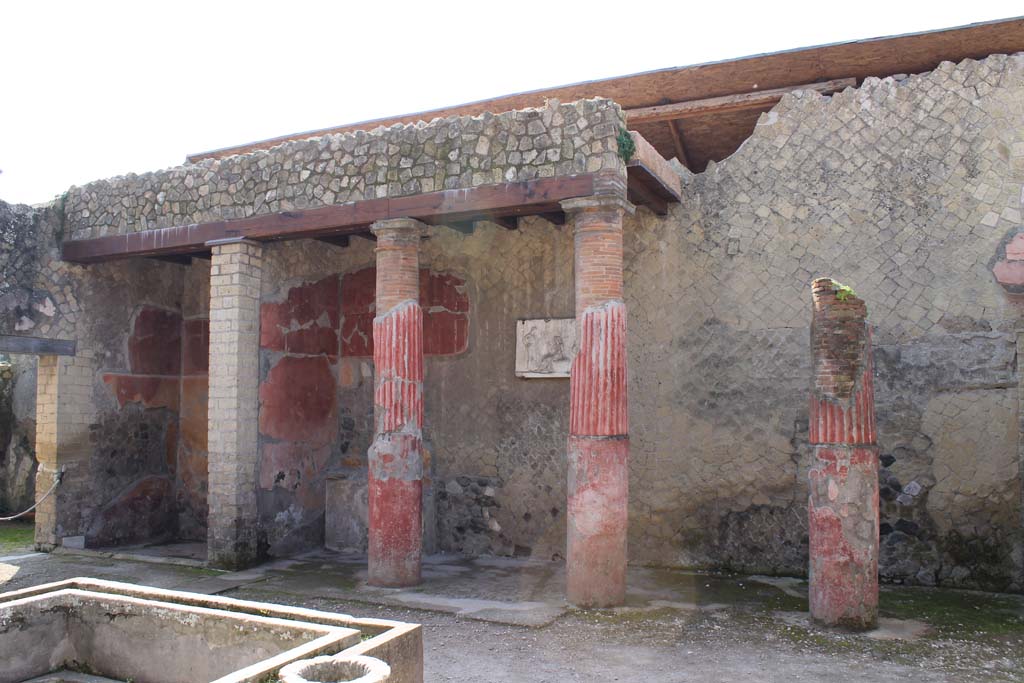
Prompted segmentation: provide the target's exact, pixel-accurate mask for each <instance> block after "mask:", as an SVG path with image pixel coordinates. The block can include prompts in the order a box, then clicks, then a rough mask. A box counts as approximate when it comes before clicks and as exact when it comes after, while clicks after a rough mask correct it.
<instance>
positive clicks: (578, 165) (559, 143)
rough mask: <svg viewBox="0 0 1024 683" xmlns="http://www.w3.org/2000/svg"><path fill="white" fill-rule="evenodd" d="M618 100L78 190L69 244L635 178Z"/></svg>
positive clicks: (385, 132)
mask: <svg viewBox="0 0 1024 683" xmlns="http://www.w3.org/2000/svg"><path fill="white" fill-rule="evenodd" d="M624 125H625V119H624V117H623V114H622V111H621V109H620V108H619V106H618V105H616V104H614V103H613V102H611V101H609V100H600V99H595V100H584V101H579V102H574V103H572V104H559V103H558V102H556V101H551V102H550V103H549V105H548V106H547V107H544V108H541V109H527V110H522V111H513V112H506V113H503V114H497V115H494V114H484V115H482V116H479V117H474V118H465V117H463V118H458V117H451V118H447V119H438V120H435V121H431V122H430V123H422V122H421V123H418V124H416V125H396V126H392V127H390V128H377V129H375V130H372V131H358V132H355V133H346V134H336V135H325V136H322V137H318V138H312V139H309V140H300V141H296V142H287V143H284V144H282V145H280V146H278V147H274V148H272V149H270V150H266V151H257V152H252V153H250V154H244V155H239V156H233V157H228V158H226V159H223V160H221V159H211V160H205V161H201V162H200V163H198V164H190V165H186V166H179V167H176V168H171V169H166V170H163V171H157V172H154V173H144V174H142V175H135V174H131V175H127V176H123V177H118V178H111V179H109V180H100V181H96V182H93V183H89V184H88V185H85V186H83V187H73V188H71V189H70V190H68V193H67V195H66V203H65V216H66V228H67V234H68V236H70V237H73V238H74V239H83V238H88V237H99V236H102V235H112V234H123V233H127V232H135V231H139V230H148V229H152V228H164V227H170V226H175V225H187V224H190V223H202V222H206V221H213V220H220V219H225V218H227V219H231V218H245V217H249V216H254V215H257V214H265V213H272V212H277V211H288V210H292V209H304V208H312V207H318V206H329V205H331V204H343V203H345V202H351V201H355V200H361V199H377V198H381V197H401V196H406V195H413V194H419V193H423V192H434V191H438V190H454V189H465V188H470V187H476V186H480V185H489V184H494V183H504V182H511V181H521V180H531V179H534V178H547V177H553V176H556V175H571V174H577V173H594V172H599V171H607V172H613V173H620V174H623V173H624V172H625V171H624V166H623V162H622V160H621V158H620V157H619V154H618V143H617V142H616V138H617V137H618V135H619V132H620V130H621V129H622V128H623V127H624Z"/></svg>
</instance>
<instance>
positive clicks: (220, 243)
mask: <svg viewBox="0 0 1024 683" xmlns="http://www.w3.org/2000/svg"><path fill="white" fill-rule="evenodd" d="M230 244H244V245H246V246H247V247H261V246H263V244H262V242H257V241H255V240H251V239H248V238H247V237H224V238H222V239H219V240H210V241H209V242H206V243H205V244H204V245H203V246H206V247H210V248H213V247H225V246H228V245H230Z"/></svg>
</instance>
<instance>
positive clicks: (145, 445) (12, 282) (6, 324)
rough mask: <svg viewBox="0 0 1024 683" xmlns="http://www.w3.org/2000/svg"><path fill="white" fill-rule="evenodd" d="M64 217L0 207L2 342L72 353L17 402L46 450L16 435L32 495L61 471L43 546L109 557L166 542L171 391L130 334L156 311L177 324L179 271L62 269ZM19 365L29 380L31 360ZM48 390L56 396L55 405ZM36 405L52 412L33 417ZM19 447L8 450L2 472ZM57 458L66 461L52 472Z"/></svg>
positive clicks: (45, 210)
mask: <svg viewBox="0 0 1024 683" xmlns="http://www.w3.org/2000/svg"><path fill="white" fill-rule="evenodd" d="M62 216H63V210H62V207H61V204H60V202H57V203H55V204H53V205H49V206H45V207H39V208H30V207H27V206H20V205H9V204H6V203H3V202H0V233H2V234H3V238H4V241H3V248H2V250H0V258H2V259H3V263H2V264H0V265H2V266H3V272H4V279H3V282H2V283H0V289H2V291H0V333H2V334H26V335H31V336H38V337H44V338H56V339H74V340H77V343H78V349H77V355H76V356H75V357H74V358H73V359H67V358H63V359H59V360H58V359H54V358H52V357H51V358H49V360H48V361H47V362H46V363H40V369H39V370H38V373H39V375H40V376H41V377H42V379H41V380H40V381H41V385H40V390H41V391H40V394H39V395H38V396H29V395H22V396H20V397H19V396H18V395H17V394H16V395H15V399H16V400H17V401H20V402H21V406H20V407H19V410H20V411H21V412H23V413H24V414H26V415H30V414H31V413H32V408H29V407H28V405H27V404H34V405H33V408H34V409H35V412H36V413H37V414H36V418H37V420H47V421H48V423H47V426H46V427H45V428H44V429H43V430H42V432H41V433H42V434H43V436H44V438H45V443H44V444H43V445H42V447H40V445H39V443H38V441H37V440H38V437H39V432H36V433H29V430H28V428H27V427H26V428H25V429H23V430H22V431H21V432H19V434H20V437H19V439H20V443H21V444H22V446H24V448H23V449H22V450H25V449H27V448H28V444H29V442H31V443H32V444H33V445H34V446H35V449H36V451H37V454H38V456H39V464H40V467H41V468H42V470H43V477H42V479H41V480H40V482H41V483H40V486H41V489H40V488H39V487H37V486H35V483H33V488H34V493H35V494H36V495H38V494H40V493H41V492H42V491H45V490H46V489H47V488H49V483H50V481H51V479H49V477H50V476H52V472H53V470H54V468H55V467H59V466H60V465H62V464H63V465H65V466H67V468H68V471H67V474H66V476H65V479H64V483H62V484H61V487H60V489H59V491H58V493H57V494H56V495H55V497H54V500H60V501H61V502H62V505H61V506H60V510H61V511H62V512H59V513H56V516H55V513H53V511H52V509H51V508H48V507H44V508H41V509H40V511H39V519H40V524H41V526H42V527H43V528H44V529H45V530H46V532H45V533H44V534H43V537H42V542H44V543H54V542H56V543H59V542H60V539H62V538H63V537H67V536H85V537H86V542H87V543H88V544H90V545H108V544H118V543H128V542H137V541H140V540H149V539H157V538H160V537H172V536H173V535H174V534H175V524H174V519H173V513H172V509H173V497H172V491H173V486H172V480H173V476H172V475H173V468H174V463H173V455H174V448H175V444H176V443H177V412H176V411H177V396H178V391H177V388H176V386H175V387H172V388H171V389H170V390H164V387H163V382H162V377H161V373H163V372H164V370H162V369H160V368H154V367H153V366H152V363H151V361H152V358H151V356H152V353H151V350H152V348H154V347H153V345H152V342H153V339H145V340H142V343H138V342H139V339H138V338H137V333H138V332H139V331H140V329H139V322H140V320H144V319H146V317H147V316H148V315H152V313H151V312H153V311H156V312H159V314H160V315H169V316H171V317H177V316H180V308H181V304H180V299H181V292H182V285H183V282H182V277H181V272H180V269H179V268H177V267H175V266H171V265H168V264H160V263H156V262H152V261H144V260H137V261H124V262H118V263H111V264H104V265H98V266H92V267H89V268H82V267H78V266H72V265H69V264H66V263H64V262H62V261H61V260H60V255H59V242H60V240H61V239H62V238H63V234H64V227H63V220H62ZM143 327H145V325H143ZM133 338H135V339H136V341H135V343H133V341H132V340H133ZM19 363H21V364H24V365H26V366H27V368H28V370H27V371H29V372H33V373H35V372H36V370H35V368H34V367H33V366H34V365H35V363H34V362H32V361H31V360H30V359H27V358H24V357H21V359H20V360H19ZM43 366H45V367H43ZM54 382H56V385H55V386H56V387H57V388H58V389H59V390H60V391H62V392H63V393H62V396H63V399H62V402H61V403H59V404H58V403H57V396H56V394H55V393H54V391H52V389H53V386H54V384H53V383H54ZM30 384H34V383H32V382H27V380H26V387H28V386H29V385H30ZM40 396H41V397H42V398H43V399H45V400H46V401H48V402H50V401H52V403H48V404H47V405H45V406H42V407H40V405H39V403H38V401H39V398H40ZM16 405H17V404H16ZM54 411H57V412H54ZM54 444H56V445H57V446H59V447H60V448H59V449H58V450H57V451H55V448H54ZM16 445H17V444H11V446H10V447H9V448H8V452H7V465H12V460H11V453H12V450H11V449H12V448H14V447H15V446H16ZM55 452H63V453H64V454H66V459H64V460H61V461H59V462H57V461H54V453H55ZM23 459H24V458H23V457H22V460H23ZM12 467H13V466H12ZM12 467H6V466H5V468H4V470H3V471H2V474H0V476H2V477H3V478H4V482H3V484H4V487H10V486H11V485H12V483H13V481H12V479H8V477H11V478H13V477H20V476H21V475H20V474H18V473H17V472H16V471H15V470H18V469H19V468H20V469H24V467H23V466H18V467H13V469H12ZM0 488H2V487H0ZM29 495H30V496H31V493H30V494H29ZM37 540H40V538H39V537H37Z"/></svg>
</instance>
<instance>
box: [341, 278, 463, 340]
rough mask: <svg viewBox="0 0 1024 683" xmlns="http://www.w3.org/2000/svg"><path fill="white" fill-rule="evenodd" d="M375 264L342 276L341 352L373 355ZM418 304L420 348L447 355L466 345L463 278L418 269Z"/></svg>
mask: <svg viewBox="0 0 1024 683" xmlns="http://www.w3.org/2000/svg"><path fill="white" fill-rule="evenodd" d="M376 273H377V269H376V268H372V267H371V268H364V269H363V270H360V271H357V272H355V273H349V274H347V275H345V276H343V277H342V279H341V298H342V305H341V311H342V314H343V316H344V319H343V320H342V325H341V339H342V342H341V354H342V355H343V356H372V355H373V319H374V315H375V312H376V304H375V291H376ZM419 277H420V300H419V303H420V306H421V307H422V308H423V351H424V353H425V354H426V355H428V356H447V355H454V354H458V353H462V352H464V351H465V350H466V349H467V348H468V347H469V294H468V292H467V287H466V283H465V281H464V280H463V279H462V278H460V277H458V276H457V275H453V274H451V273H435V272H431V271H430V270H428V269H426V268H421V269H420V275H419Z"/></svg>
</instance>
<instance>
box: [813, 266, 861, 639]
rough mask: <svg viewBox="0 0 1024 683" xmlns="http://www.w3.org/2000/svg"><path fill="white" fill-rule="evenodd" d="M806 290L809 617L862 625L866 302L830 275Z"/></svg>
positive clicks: (853, 626)
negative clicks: (809, 305)
mask: <svg viewBox="0 0 1024 683" xmlns="http://www.w3.org/2000/svg"><path fill="white" fill-rule="evenodd" d="M812 290H813V292H812V294H813V298H814V315H813V319H812V322H811V354H812V362H813V365H814V385H813V388H812V394H811V409H810V443H811V446H812V447H813V448H814V459H813V461H812V465H811V469H810V472H809V477H810V488H811V495H810V502H809V509H808V518H809V519H808V524H809V530H810V546H811V547H810V571H809V574H810V606H811V617H812V618H813V619H814V620H816V621H819V622H822V623H824V624H827V625H830V626H843V627H847V628H852V629H868V628H873V627H874V626H875V624H876V622H877V620H878V446H877V437H876V432H875V392H874V379H873V375H872V354H871V333H870V330H869V329H868V326H867V323H866V318H867V307H866V306H865V305H864V302H863V301H861V300H860V299H858V298H857V297H856V296H855V295H854V294H853V293H852V292H850V291H849V290H846V291H840V290H839V285H838V284H837V283H835V282H834V281H832V280H831V279H829V278H820V279H817V280H815V281H814V284H813V285H812Z"/></svg>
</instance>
